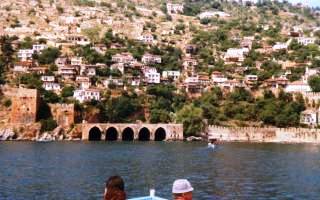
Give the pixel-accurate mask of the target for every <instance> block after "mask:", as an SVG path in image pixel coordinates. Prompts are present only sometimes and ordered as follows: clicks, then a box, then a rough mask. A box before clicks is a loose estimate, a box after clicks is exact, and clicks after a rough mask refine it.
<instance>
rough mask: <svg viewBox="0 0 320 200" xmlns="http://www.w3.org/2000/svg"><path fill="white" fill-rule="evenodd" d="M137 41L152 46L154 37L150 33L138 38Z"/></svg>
mask: <svg viewBox="0 0 320 200" xmlns="http://www.w3.org/2000/svg"><path fill="white" fill-rule="evenodd" d="M138 40H139V41H141V42H143V43H146V44H152V43H153V42H154V37H153V35H152V34H150V33H146V34H142V35H140V36H139V37H138Z"/></svg>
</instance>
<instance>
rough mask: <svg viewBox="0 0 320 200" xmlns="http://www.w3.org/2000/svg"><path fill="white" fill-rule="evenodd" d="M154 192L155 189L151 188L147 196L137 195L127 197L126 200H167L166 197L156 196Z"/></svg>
mask: <svg viewBox="0 0 320 200" xmlns="http://www.w3.org/2000/svg"><path fill="white" fill-rule="evenodd" d="M155 193H156V191H155V190H154V189H151V190H150V195H149V196H145V197H137V198H132V199H128V200H168V199H164V198H161V197H157V196H156V195H155Z"/></svg>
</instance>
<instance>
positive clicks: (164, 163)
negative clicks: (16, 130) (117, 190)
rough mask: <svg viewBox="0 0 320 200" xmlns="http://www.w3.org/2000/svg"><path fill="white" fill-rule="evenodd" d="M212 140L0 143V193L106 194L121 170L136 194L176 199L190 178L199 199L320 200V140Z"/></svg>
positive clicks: (14, 195)
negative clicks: (177, 185) (176, 184)
mask: <svg viewBox="0 0 320 200" xmlns="http://www.w3.org/2000/svg"><path fill="white" fill-rule="evenodd" d="M206 146H207V145H206V144H205V143H182V142H175V143H163V142H147V143H143V142H140V143H139V142H134V143H130V142H128V143H119V142H115V143H107V142H92V143H81V142H61V143H47V144H42V143H32V142H4V143H0V199H1V200H2V199H4V200H7V199H8V200H12V199H17V200H20V199H21V200H22V199H23V200H25V199H55V200H56V199H66V200H69V199H70V200H71V199H72V200H74V199H102V193H103V187H104V181H105V180H106V179H107V178H108V177H109V176H111V175H115V174H118V175H121V176H122V177H123V178H124V180H125V182H126V190H127V192H128V195H129V197H135V196H141V195H146V194H148V190H149V189H150V188H155V189H156V190H157V194H158V195H160V196H162V197H166V198H169V199H170V198H171V194H170V191H171V186H172V183H173V181H174V180H175V179H177V178H187V179H189V180H190V182H191V183H192V185H193V187H194V188H195V192H194V197H195V199H319V198H318V196H319V194H320V168H319V166H320V155H319V151H320V146H317V145H284V144H282V145H280V144H244V143H242V144H236V143H234V144H223V145H219V146H218V147H217V148H216V149H215V150H214V151H212V150H211V149H207V148H206Z"/></svg>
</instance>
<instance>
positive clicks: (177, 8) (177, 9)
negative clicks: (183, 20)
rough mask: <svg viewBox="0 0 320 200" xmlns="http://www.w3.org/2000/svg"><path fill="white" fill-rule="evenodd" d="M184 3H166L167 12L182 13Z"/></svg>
mask: <svg viewBox="0 0 320 200" xmlns="http://www.w3.org/2000/svg"><path fill="white" fill-rule="evenodd" d="M183 9H184V5H183V4H178V3H169V2H168V3H167V11H168V13H170V14H171V13H183Z"/></svg>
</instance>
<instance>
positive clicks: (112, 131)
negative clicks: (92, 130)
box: [106, 127, 118, 141]
mask: <svg viewBox="0 0 320 200" xmlns="http://www.w3.org/2000/svg"><path fill="white" fill-rule="evenodd" d="M117 139H118V131H117V129H116V128H114V127H110V128H108V130H107V132H106V140H108V141H116V140H117Z"/></svg>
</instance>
